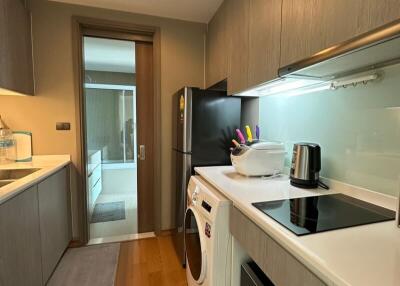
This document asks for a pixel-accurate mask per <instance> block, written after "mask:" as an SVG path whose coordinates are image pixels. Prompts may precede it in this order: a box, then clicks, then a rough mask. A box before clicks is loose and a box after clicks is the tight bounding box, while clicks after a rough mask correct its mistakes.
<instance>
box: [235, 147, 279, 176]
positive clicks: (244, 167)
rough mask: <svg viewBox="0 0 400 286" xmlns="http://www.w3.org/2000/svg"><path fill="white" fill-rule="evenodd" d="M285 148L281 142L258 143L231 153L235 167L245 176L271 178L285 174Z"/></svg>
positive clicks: (237, 148) (236, 149)
mask: <svg viewBox="0 0 400 286" xmlns="http://www.w3.org/2000/svg"><path fill="white" fill-rule="evenodd" d="M285 155H286V151H285V147H284V145H283V143H280V142H268V141H261V142H260V141H258V142H253V143H249V144H248V145H244V144H242V145H240V146H237V147H236V148H235V149H233V150H232V152H231V161H232V165H233V167H235V169H236V171H237V172H238V173H239V174H242V175H245V176H271V175H277V174H279V173H282V172H283V166H284V161H285Z"/></svg>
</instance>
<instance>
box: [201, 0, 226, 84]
mask: <svg viewBox="0 0 400 286" xmlns="http://www.w3.org/2000/svg"><path fill="white" fill-rule="evenodd" d="M226 4H227V3H226V1H225V2H223V3H222V4H221V7H219V9H218V11H217V12H216V14H215V15H214V17H213V18H212V19H211V21H210V23H209V24H208V31H207V41H206V85H207V87H210V86H212V85H214V84H216V83H218V82H219V81H221V80H224V79H226V78H227V74H228V53H227V42H228V41H227V34H228V33H227V27H228V26H227V25H228V23H227V16H226V10H227V9H226V8H227V5H226Z"/></svg>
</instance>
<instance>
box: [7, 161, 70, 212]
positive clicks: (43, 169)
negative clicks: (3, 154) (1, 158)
mask: <svg viewBox="0 0 400 286" xmlns="http://www.w3.org/2000/svg"><path fill="white" fill-rule="evenodd" d="M70 162H71V157H70V155H46V156H33V158H32V162H19V163H10V164H5V165H0V170H7V169H30V168H35V169H36V168H37V169H40V170H39V171H37V172H34V173H32V174H30V175H28V176H25V177H23V178H21V179H18V180H16V181H15V182H12V183H10V184H8V185H5V186H3V187H0V204H2V203H4V202H5V201H7V200H9V199H10V198H12V197H14V196H16V195H17V194H19V193H20V192H22V191H24V190H26V189H27V188H29V187H30V186H33V185H35V184H37V183H39V182H40V181H42V180H43V179H45V178H47V177H48V176H50V175H52V174H54V173H55V172H57V171H58V170H60V169H62V168H63V167H65V166H66V165H68V164H69V163H70Z"/></svg>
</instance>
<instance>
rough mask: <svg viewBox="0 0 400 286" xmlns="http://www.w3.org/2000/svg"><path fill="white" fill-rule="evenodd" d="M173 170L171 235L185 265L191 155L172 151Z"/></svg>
mask: <svg viewBox="0 0 400 286" xmlns="http://www.w3.org/2000/svg"><path fill="white" fill-rule="evenodd" d="M173 153H174V154H173V156H174V157H175V158H174V159H175V162H176V166H175V170H173V174H174V175H173V177H174V178H173V182H175V193H176V198H175V200H176V202H175V231H174V235H173V240H174V246H175V250H176V253H177V254H178V257H179V259H180V261H181V263H182V265H185V263H186V254H185V244H184V233H185V230H184V219H185V212H186V207H187V199H186V198H187V186H188V183H189V179H190V175H191V155H190V154H185V153H182V152H179V151H174V152H173Z"/></svg>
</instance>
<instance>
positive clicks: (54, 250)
mask: <svg viewBox="0 0 400 286" xmlns="http://www.w3.org/2000/svg"><path fill="white" fill-rule="evenodd" d="M67 173H68V172H67V169H66V168H64V169H62V170H61V171H59V172H57V173H55V174H54V175H52V176H50V177H48V178H47V179H45V180H44V181H42V182H41V183H39V185H38V198H39V218H40V219H39V221H40V234H41V249H42V267H43V281H44V282H47V280H48V279H49V277H50V275H51V274H52V272H53V271H54V269H55V267H56V265H57V263H58V261H59V260H60V258H61V256H62V255H63V253H64V251H65V249H66V248H67V247H68V244H69V242H70V240H71V228H70V212H69V203H68V202H69V190H68V180H67Z"/></svg>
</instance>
